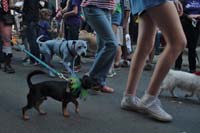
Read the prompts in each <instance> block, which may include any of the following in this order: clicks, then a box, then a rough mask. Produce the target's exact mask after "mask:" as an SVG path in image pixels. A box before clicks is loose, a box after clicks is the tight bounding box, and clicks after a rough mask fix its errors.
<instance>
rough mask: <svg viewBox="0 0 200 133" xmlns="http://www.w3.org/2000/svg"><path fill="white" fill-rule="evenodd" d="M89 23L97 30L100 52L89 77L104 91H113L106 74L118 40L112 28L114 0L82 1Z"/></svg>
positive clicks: (114, 54)
mask: <svg viewBox="0 0 200 133" xmlns="http://www.w3.org/2000/svg"><path fill="white" fill-rule="evenodd" d="M81 6H82V10H83V14H84V17H85V19H86V21H87V23H88V24H89V25H90V26H91V27H92V29H93V30H94V31H95V32H96V36H97V45H98V53H97V55H96V58H95V61H94V63H93V65H92V67H91V68H90V70H89V77H90V78H91V79H92V80H94V82H96V83H97V84H98V86H99V89H100V90H101V91H102V92H107V93H112V92H114V89H113V88H111V87H108V86H107V85H106V76H107V74H108V71H109V69H110V67H111V65H112V62H113V60H114V58H115V56H116V51H117V46H118V44H117V41H116V38H115V35H114V32H113V30H112V25H111V13H112V11H113V10H114V7H115V1H114V0H83V1H82V3H81Z"/></svg>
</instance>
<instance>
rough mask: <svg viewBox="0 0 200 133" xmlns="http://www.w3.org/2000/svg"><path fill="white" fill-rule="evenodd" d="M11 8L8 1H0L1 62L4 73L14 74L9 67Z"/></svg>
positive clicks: (12, 21)
mask: <svg viewBox="0 0 200 133" xmlns="http://www.w3.org/2000/svg"><path fill="white" fill-rule="evenodd" d="M10 10H11V6H10V2H9V0H0V16H1V17H0V40H1V42H0V43H2V44H0V45H2V48H1V49H0V50H2V51H1V52H2V54H3V57H1V58H3V59H2V61H3V63H4V72H6V73H15V69H14V68H13V67H12V66H11V59H12V46H11V42H10V39H11V31H12V25H13V24H14V16H12V15H11V12H10Z"/></svg>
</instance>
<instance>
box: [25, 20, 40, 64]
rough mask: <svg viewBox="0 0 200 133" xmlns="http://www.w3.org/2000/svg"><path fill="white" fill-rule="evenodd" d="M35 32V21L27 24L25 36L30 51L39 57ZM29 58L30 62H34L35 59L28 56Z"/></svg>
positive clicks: (36, 30)
mask: <svg viewBox="0 0 200 133" xmlns="http://www.w3.org/2000/svg"><path fill="white" fill-rule="evenodd" d="M37 33H38V26H37V23H36V22H31V23H29V24H27V29H26V37H27V41H28V43H29V47H30V51H31V53H32V54H33V55H35V56H36V57H38V58H40V50H39V46H38V44H37V42H36V39H37ZM30 60H31V62H32V63H34V62H35V60H34V59H33V58H30Z"/></svg>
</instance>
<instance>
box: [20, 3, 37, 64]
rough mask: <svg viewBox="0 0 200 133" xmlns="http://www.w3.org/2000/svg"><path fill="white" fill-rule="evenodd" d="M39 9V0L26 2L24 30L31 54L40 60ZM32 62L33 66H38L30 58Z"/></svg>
mask: <svg viewBox="0 0 200 133" xmlns="http://www.w3.org/2000/svg"><path fill="white" fill-rule="evenodd" d="M39 9H40V3H39V0H24V6H23V28H24V29H25V33H26V38H27V41H28V44H29V47H30V52H31V53H32V54H33V55H34V56H36V57H38V58H40V50H39V46H38V44H37V43H36V39H37V36H38V21H39ZM30 61H31V62H30V64H31V65H37V64H38V63H37V62H36V61H35V60H34V59H33V58H30ZM27 63H29V62H27ZM27 63H24V65H28V64H27Z"/></svg>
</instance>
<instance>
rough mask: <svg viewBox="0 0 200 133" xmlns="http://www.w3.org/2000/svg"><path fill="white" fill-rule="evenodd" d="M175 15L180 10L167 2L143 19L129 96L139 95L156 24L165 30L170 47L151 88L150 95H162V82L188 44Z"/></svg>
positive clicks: (149, 12)
mask: <svg viewBox="0 0 200 133" xmlns="http://www.w3.org/2000/svg"><path fill="white" fill-rule="evenodd" d="M175 12H177V11H176V9H175V7H174V5H172V3H170V2H166V3H165V4H162V5H160V6H157V7H155V8H151V9H150V10H147V12H146V13H144V14H143V15H142V16H141V17H140V23H139V35H138V44H137V48H136V51H135V53H134V55H133V59H132V63H131V69H130V73H129V78H128V83H127V90H126V94H132V95H136V88H137V85H138V82H139V79H140V77H141V73H142V69H143V67H144V63H145V59H146V57H147V55H149V53H150V51H151V49H152V48H153V44H154V40H155V35H156V26H155V25H157V26H158V28H159V29H160V30H161V31H162V33H163V35H164V37H165V39H166V41H167V46H166V48H165V50H164V51H163V53H162V55H161V57H160V58H159V60H158V64H157V65H156V68H155V71H154V73H153V76H152V78H151V81H150V84H149V86H148V93H149V94H150V95H154V96H155V95H157V94H158V91H159V87H160V84H161V82H162V80H163V79H164V77H165V75H166V74H167V72H168V71H169V69H170V66H171V65H172V64H173V63H174V61H175V60H176V58H177V57H178V55H179V54H180V52H181V51H182V50H183V48H184V47H185V45H186V39H185V35H184V32H183V30H182V27H181V24H180V20H179V16H178V14H176V13H175ZM163 16H165V17H163ZM147 31H148V32H147Z"/></svg>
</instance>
